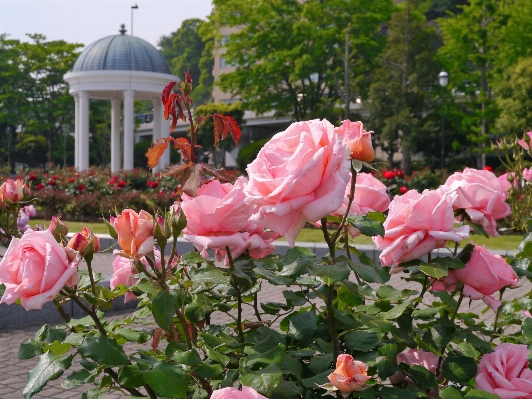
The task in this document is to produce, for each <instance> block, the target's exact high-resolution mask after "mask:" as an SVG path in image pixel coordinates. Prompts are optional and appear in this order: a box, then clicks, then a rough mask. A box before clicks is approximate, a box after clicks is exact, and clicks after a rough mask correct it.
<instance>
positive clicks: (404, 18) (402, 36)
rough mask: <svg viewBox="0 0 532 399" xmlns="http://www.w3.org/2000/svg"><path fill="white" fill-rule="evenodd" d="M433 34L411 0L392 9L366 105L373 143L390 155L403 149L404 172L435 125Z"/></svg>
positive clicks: (434, 34) (433, 130)
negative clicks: (400, 7) (396, 8)
mask: <svg viewBox="0 0 532 399" xmlns="http://www.w3.org/2000/svg"><path fill="white" fill-rule="evenodd" d="M436 40H437V35H436V32H435V30H434V28H432V27H430V26H429V24H428V23H427V21H426V19H425V17H424V16H423V14H421V13H420V12H419V11H417V10H416V9H415V8H414V7H413V6H412V5H411V4H410V2H407V4H406V5H405V7H404V8H403V9H402V10H400V11H398V12H396V13H394V14H393V15H392V19H391V21H390V24H389V29H388V37H387V43H386V47H385V49H384V51H383V53H382V55H381V57H380V61H381V64H382V66H381V67H380V68H379V69H378V70H377V71H376V72H375V74H374V76H373V83H372V84H371V86H370V90H369V101H367V102H365V103H364V104H365V106H366V107H367V109H368V111H369V112H370V114H371V117H370V124H369V126H370V127H371V129H372V130H375V131H376V134H375V140H376V142H377V144H378V145H379V146H380V147H381V148H382V150H383V151H384V152H386V153H387V155H388V162H389V164H390V166H392V165H393V156H394V154H395V153H396V152H398V151H399V149H400V147H401V148H402V153H403V164H402V168H403V169H404V171H405V173H407V174H409V173H410V171H411V157H412V154H414V153H415V152H416V151H417V150H424V151H427V150H429V148H428V147H429V146H428V145H427V144H428V143H431V142H435V140H430V139H428V138H429V137H433V138H434V139H436V137H437V136H436V134H437V131H438V129H437V127H438V125H437V124H436V123H435V120H434V117H433V115H432V114H431V112H432V111H433V109H434V106H435V104H434V95H433V93H432V92H433V90H434V87H435V84H436V81H435V80H436V79H435V77H436V76H437V73H438V72H437V71H438V66H439V65H438V64H437V63H436V62H435V61H434V56H435V52H434V50H433V49H432V48H433V44H434V42H435V41H436Z"/></svg>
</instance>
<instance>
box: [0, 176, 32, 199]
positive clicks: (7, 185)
mask: <svg viewBox="0 0 532 399" xmlns="http://www.w3.org/2000/svg"><path fill="white" fill-rule="evenodd" d="M28 194H29V187H28V186H27V185H26V183H24V181H22V180H11V179H7V180H6V181H5V182H4V183H3V184H2V185H1V186H0V201H1V202H3V203H6V202H7V201H10V202H19V201H21V200H22V199H23V198H24V197H25V196H27V195H28Z"/></svg>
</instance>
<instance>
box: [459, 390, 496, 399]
mask: <svg viewBox="0 0 532 399" xmlns="http://www.w3.org/2000/svg"><path fill="white" fill-rule="evenodd" d="M465 397H466V398H468V399H500V397H499V395H494V394H492V393H489V392H486V391H481V390H480V389H472V390H471V391H469V392H468V393H466V395H465Z"/></svg>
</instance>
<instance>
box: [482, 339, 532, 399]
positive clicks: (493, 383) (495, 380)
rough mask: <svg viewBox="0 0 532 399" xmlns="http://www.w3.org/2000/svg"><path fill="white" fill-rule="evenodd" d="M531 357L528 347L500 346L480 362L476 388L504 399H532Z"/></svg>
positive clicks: (515, 345)
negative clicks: (529, 359) (529, 366)
mask: <svg viewBox="0 0 532 399" xmlns="http://www.w3.org/2000/svg"><path fill="white" fill-rule="evenodd" d="M529 354H530V351H529V350H528V348H527V347H526V345H517V344H500V345H498V346H497V347H496V348H495V350H494V351H493V352H492V353H487V354H485V355H484V356H482V359H480V362H479V364H478V368H477V375H476V377H475V387H476V388H477V389H482V390H483V391H486V392H489V393H492V394H494V395H497V396H498V397H499V398H501V399H517V398H532V370H530V369H529V368H528V365H529V363H530V362H529V361H528V359H527V358H528V356H529Z"/></svg>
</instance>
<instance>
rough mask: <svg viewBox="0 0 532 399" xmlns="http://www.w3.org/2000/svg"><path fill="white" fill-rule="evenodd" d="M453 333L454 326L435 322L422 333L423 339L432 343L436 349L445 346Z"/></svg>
mask: <svg viewBox="0 0 532 399" xmlns="http://www.w3.org/2000/svg"><path fill="white" fill-rule="evenodd" d="M454 333H455V328H453V327H444V326H442V325H441V324H436V325H435V326H434V327H431V328H430V329H429V330H428V331H427V332H426V333H425V334H423V341H425V342H426V343H428V344H429V345H432V346H433V347H434V348H436V349H440V350H441V349H443V348H445V347H446V346H447V344H448V343H449V342H451V339H452V338H453V335H454Z"/></svg>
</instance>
